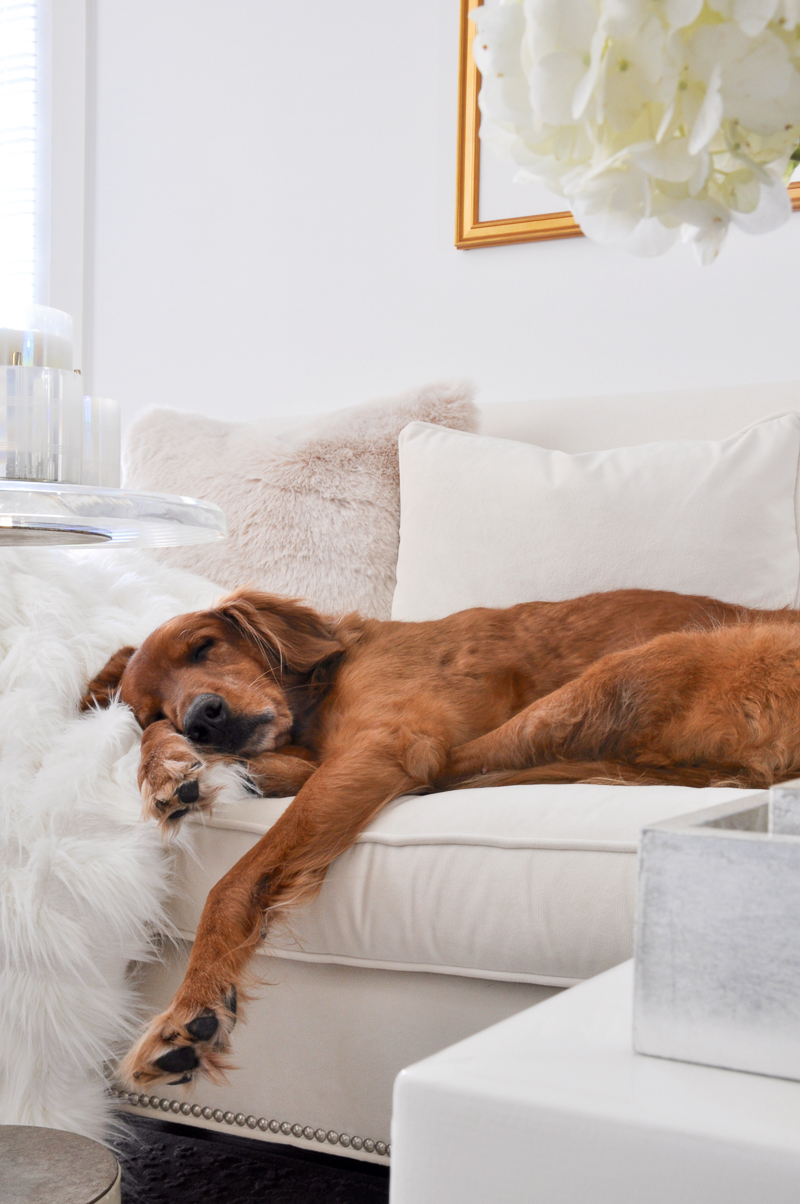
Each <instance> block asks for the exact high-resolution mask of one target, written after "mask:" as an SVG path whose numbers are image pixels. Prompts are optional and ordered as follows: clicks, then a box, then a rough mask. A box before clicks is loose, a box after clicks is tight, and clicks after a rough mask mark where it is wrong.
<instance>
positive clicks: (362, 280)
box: [84, 0, 800, 418]
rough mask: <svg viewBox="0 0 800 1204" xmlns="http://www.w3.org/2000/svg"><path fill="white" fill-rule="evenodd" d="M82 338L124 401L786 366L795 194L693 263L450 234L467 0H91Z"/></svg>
mask: <svg viewBox="0 0 800 1204" xmlns="http://www.w3.org/2000/svg"><path fill="white" fill-rule="evenodd" d="M89 17H90V47H89V51H90V53H89V57H90V62H91V63H92V64H93V75H92V78H90V82H89V98H90V102H91V112H90V115H89V132H90V138H89V142H90V162H89V174H88V204H89V214H90V218H91V221H90V226H89V233H90V235H91V237H90V239H89V246H88V249H87V273H86V274H87V281H86V288H87V356H86V358H85V363H84V371H85V376H86V377H87V381H88V384H89V385H90V387H91V389H92V391H94V392H96V393H100V394H107V395H110V396H115V397H117V398H119V400H120V401H121V403H122V405H123V410H124V413H125V415H126V416H127V417H130V415H132V414H133V413H134V412H135V411H136V410H137V409H139V408H140V407H142V406H145V405H148V404H152V403H157V404H165V405H174V406H178V407H180V408H184V409H197V410H201V411H203V412H204V413H207V414H213V415H217V416H221V417H238V418H252V417H256V416H265V415H268V414H270V413H283V412H286V411H289V410H292V409H294V410H297V411H311V410H316V409H329V408H335V407H337V406H340V405H345V404H350V403H353V402H355V401H360V400H364V399H366V398H369V397H372V396H380V395H386V394H390V393H392V392H393V391H396V390H399V389H403V388H405V387H407V386H409V385H411V384H413V383H418V382H424V381H426V380H430V379H435V378H441V377H447V376H452V375H459V376H467V377H470V378H472V379H473V380H474V381H475V383H476V384H477V385H478V388H479V396H480V398H481V399H482V400H484V401H488V400H509V399H514V398H523V397H559V396H570V395H573V396H574V395H580V394H594V393H611V392H634V391H639V390H648V389H669V388H679V387H683V386H686V385H707V384H727V383H734V382H736V383H740V382H752V381H762V380H763V381H767V380H788V379H793V378H797V377H800V367H798V364H797V347H798V317H799V316H800V315H799V314H798V302H797V297H798V294H799V293H800V270H798V269H799V268H800V214H797V215H795V216H794V217H793V218H792V220H791V221H790V222H789V223H788V224H787V225H786V226H785V227H783V229H782V230H780V231H778V232H777V233H775V234H771V235H769V236H767V237H764V238H758V239H751V238H747V237H746V236H743V235H739V234H737V233H734V234H733V235H732V236H731V239H730V242H729V244H728V246H727V247H726V248H725V250H724V251H723V255H722V258H721V260H720V261H718V262H717V263H716V264H714V265H713V266H712V267H710V268H701V267H700V266H699V265H698V264H697V263H696V262H695V260H694V258H693V256H692V255H691V252H689V251H688V250H687V249H685V248H679V249H675V250H673V251H672V252H671V253H670V254H669V255H668V256H666V257H664V258H662V259H660V260H656V261H640V260H635V259H633V258H629V257H627V256H625V255H623V254H622V253H617V252H614V251H611V250H605V249H602V248H599V247H596V246H593V245H592V244H590V243H588V242H587V241H586V240H584V239H574V240H563V241H555V242H549V243H538V244H525V245H518V246H511V247H498V248H485V249H480V250H472V251H456V250H455V248H454V247H453V209H454V164H455V122H456V111H455V109H456V76H457V45H456V42H457V24H458V0H404V2H403V3H402V4H399V3H393V4H389V3H386V0H344V2H340V3H331V0H324V2H323V0H295V2H294V3H286V2H285V0H282V2H281V3H278V2H277V0H225V2H224V3H221V2H220V0H136V2H135V3H131V0H91V3H90V13H89Z"/></svg>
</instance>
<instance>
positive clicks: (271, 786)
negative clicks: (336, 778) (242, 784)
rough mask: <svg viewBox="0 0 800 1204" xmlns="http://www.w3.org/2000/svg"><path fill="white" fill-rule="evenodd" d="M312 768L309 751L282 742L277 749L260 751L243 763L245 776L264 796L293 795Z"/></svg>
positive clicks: (304, 782) (315, 763)
mask: <svg viewBox="0 0 800 1204" xmlns="http://www.w3.org/2000/svg"><path fill="white" fill-rule="evenodd" d="M316 769H317V762H316V761H315V760H314V758H313V757H312V755H311V753H310V752H308V751H307V750H306V749H304V748H298V747H296V746H294V745H286V746H284V747H283V748H282V749H281V750H280V751H279V752H267V753H261V754H260V755H259V756H257V757H252V758H251V759H250V760H249V761H248V762H247V773H248V776H249V777H250V779H251V780H252V782H253V785H254V786H255V788H256V790H257V791H258V793H259V794H262V795H264V797H265V798H287V797H288V796H289V795H290V794H297V792H298V790H299V789H300V788H301V786H304V785H305V784H306V782H307V781H308V779H309V778H310V777H311V775H312V774H313V773H315V772H316Z"/></svg>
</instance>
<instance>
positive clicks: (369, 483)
mask: <svg viewBox="0 0 800 1204" xmlns="http://www.w3.org/2000/svg"><path fill="white" fill-rule="evenodd" d="M415 421H420V422H432V423H436V424H438V425H439V426H448V427H451V428H453V429H454V430H459V431H472V430H474V429H475V426H476V411H475V407H474V406H473V404H472V401H471V390H470V389H469V387H468V386H467V385H465V384H450V385H446V384H440V385H428V386H427V387H425V388H421V389H415V390H412V391H411V392H409V393H406V394H404V395H403V396H402V397H396V398H393V399H390V400H388V401H379V402H372V403H370V404H369V405H362V406H355V407H353V408H352V409H349V410H340V411H339V412H338V413H335V414H328V415H324V416H322V417H319V418H314V419H311V420H309V419H304V420H302V422H301V423H296V424H295V425H294V426H293V427H291V428H290V429H289V430H285V429H284V430H283V432H282V433H281V432H280V429H279V424H278V422H277V420H273V421H267V422H254V423H242V422H220V421H218V420H217V419H214V418H205V417H203V416H202V415H200V414H187V413H182V412H180V411H178V410H167V409H151V410H148V411H146V412H145V413H144V414H143V415H142V416H141V417H140V418H138V419H137V421H136V422H134V423H133V425H132V426H131V427H130V429H129V431H128V433H127V438H126V445H125V454H124V466H125V484H126V486H127V487H129V488H131V489H149V490H155V491H156V492H160V493H179V494H189V495H190V496H191V497H200V498H206V499H208V500H210V501H212V502H216V503H217V505H218V506H221V507H222V509H223V510H224V511H225V513H226V515H227V517H228V524H229V527H230V532H231V537H230V539H226V540H224V541H222V542H221V543H219V544H213V545H212V544H208V545H202V546H198V547H189V548H170V549H167V550H165V551H163V552H160V553H159V557H160V559H161V560H162V561H163V562H164V563H165V564H173V565H178V566H180V567H181V568H185V569H190V570H191V571H192V572H195V573H202V574H203V575H204V576H206V577H210V578H211V579H212V580H213V581H218V582H219V583H220V585H222V586H225V587H226V588H228V589H236V588H237V587H238V586H241V585H248V584H249V585H255V586H257V587H258V588H260V589H265V590H268V591H271V592H272V593H276V594H288V595H290V596H294V597H298V596H299V597H302V598H304V599H305V600H306V601H308V602H310V603H311V604H312V605H314V606H316V607H317V608H318V609H319V610H322V611H323V612H325V613H329V614H342V613H344V612H346V611H349V610H358V611H359V612H360V613H361V614H363V615H369V616H371V617H373V618H377V619H388V618H390V616H391V608H392V594H393V593H394V587H395V566H396V564H397V548H398V542H399V527H400V472H399V468H398V459H397V440H398V436H399V434H400V432H401V430H402V429H403V427H405V426H408V424H409V422H415Z"/></svg>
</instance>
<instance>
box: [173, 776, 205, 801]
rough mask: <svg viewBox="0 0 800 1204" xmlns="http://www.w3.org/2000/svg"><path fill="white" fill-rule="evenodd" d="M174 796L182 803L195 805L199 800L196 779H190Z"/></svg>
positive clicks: (198, 788) (198, 784)
mask: <svg viewBox="0 0 800 1204" xmlns="http://www.w3.org/2000/svg"><path fill="white" fill-rule="evenodd" d="M175 794H176V796H177V798H179V799H180V801H181V802H182V803H196V802H197V800H198V799H199V798H200V783H199V782H198V780H197V778H192V779H191V780H190V781H188V782H184V783H183V785H182V786H179V787H178V789H177V790H176V791H175Z"/></svg>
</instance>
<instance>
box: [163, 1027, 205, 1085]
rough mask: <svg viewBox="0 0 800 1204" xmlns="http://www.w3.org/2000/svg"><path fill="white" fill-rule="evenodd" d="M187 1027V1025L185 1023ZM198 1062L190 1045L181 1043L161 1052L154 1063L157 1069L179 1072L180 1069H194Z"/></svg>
mask: <svg viewBox="0 0 800 1204" xmlns="http://www.w3.org/2000/svg"><path fill="white" fill-rule="evenodd" d="M186 1027H187V1029H188V1027H189V1025H188V1024H187V1025H186ZM199 1064H200V1059H199V1058H198V1056H197V1054H196V1053H195V1051H194V1050H193V1049H192V1047H191V1045H181V1046H179V1047H178V1048H177V1049H170V1050H169V1052H168V1053H165V1054H162V1055H161V1057H160V1058H156V1060H155V1065H156V1066H157V1067H158V1068H159V1070H166V1071H168V1072H169V1073H170V1074H180V1072H181V1071H182V1070H184V1071H185V1070H196V1069H197V1067H198V1065H199Z"/></svg>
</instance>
